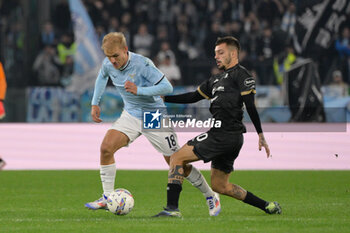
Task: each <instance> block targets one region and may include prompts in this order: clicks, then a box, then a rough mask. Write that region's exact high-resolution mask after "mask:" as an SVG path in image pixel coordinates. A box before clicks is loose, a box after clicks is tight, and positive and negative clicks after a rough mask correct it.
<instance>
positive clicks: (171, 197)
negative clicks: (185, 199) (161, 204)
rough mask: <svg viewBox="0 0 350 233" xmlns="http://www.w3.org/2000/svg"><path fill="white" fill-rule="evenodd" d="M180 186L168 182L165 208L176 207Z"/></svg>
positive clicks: (177, 205)
mask: <svg viewBox="0 0 350 233" xmlns="http://www.w3.org/2000/svg"><path fill="white" fill-rule="evenodd" d="M181 190H182V186H181V185H180V184H168V186H167V200H168V202H167V208H168V209H172V210H174V209H177V208H178V207H179V198H180V192H181Z"/></svg>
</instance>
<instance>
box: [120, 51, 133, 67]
mask: <svg viewBox="0 0 350 233" xmlns="http://www.w3.org/2000/svg"><path fill="white" fill-rule="evenodd" d="M130 59H131V53H129V51H128V61H127V62H126V64H125V65H124V66H123V67H121V68H120V69H119V70H120V71H123V70H125V68H126V67H128V65H129V63H130Z"/></svg>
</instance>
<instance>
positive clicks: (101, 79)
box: [91, 65, 108, 105]
mask: <svg viewBox="0 0 350 233" xmlns="http://www.w3.org/2000/svg"><path fill="white" fill-rule="evenodd" d="M107 82H108V74H107V72H106V71H105V66H104V65H102V67H101V69H100V71H99V73H98V76H97V79H96V82H95V89H94V94H93V97H92V100H91V105H98V104H99V103H100V100H101V97H102V94H103V92H104V91H105V89H106V86H107Z"/></svg>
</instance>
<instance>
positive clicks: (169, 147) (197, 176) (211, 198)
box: [143, 129, 221, 216]
mask: <svg viewBox="0 0 350 233" xmlns="http://www.w3.org/2000/svg"><path fill="white" fill-rule="evenodd" d="M143 134H144V135H145V137H146V138H147V139H148V140H149V141H150V143H151V144H152V145H153V147H154V148H155V149H156V150H158V151H159V152H161V153H162V154H163V155H164V159H165V161H166V162H167V163H168V164H170V158H171V155H172V154H173V153H174V151H177V150H178V148H179V146H178V140H177V136H176V133H175V132H174V131H173V130H172V129H167V131H166V132H158V131H156V132H154V131H149V132H143ZM184 176H185V178H186V180H188V181H189V182H190V183H191V184H192V185H193V186H194V187H196V188H197V189H199V191H201V192H202V194H203V195H204V197H205V198H206V202H207V205H208V208H209V215H210V216H216V215H218V214H219V213H220V209H221V205H220V199H219V195H218V194H217V193H215V192H213V190H212V189H211V188H210V186H209V185H208V183H207V181H206V180H205V178H204V176H203V175H202V174H201V172H200V171H199V170H198V169H197V168H196V167H194V166H192V165H190V164H186V165H184Z"/></svg>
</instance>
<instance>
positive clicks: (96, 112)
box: [91, 105, 102, 123]
mask: <svg viewBox="0 0 350 233" xmlns="http://www.w3.org/2000/svg"><path fill="white" fill-rule="evenodd" d="M100 114H101V110H100V107H99V106H98V105H92V106H91V117H92V120H93V121H94V122H96V123H100V122H102V120H101V119H100Z"/></svg>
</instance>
